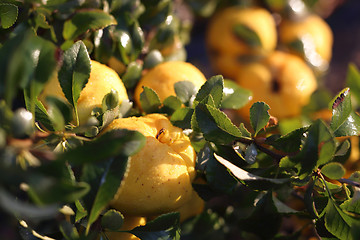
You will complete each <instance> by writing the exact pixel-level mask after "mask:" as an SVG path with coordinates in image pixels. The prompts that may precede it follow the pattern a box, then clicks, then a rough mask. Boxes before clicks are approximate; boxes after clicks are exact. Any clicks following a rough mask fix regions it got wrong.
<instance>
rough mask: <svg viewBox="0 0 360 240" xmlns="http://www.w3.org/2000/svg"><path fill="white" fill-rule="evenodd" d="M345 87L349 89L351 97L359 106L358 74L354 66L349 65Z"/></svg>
mask: <svg viewBox="0 0 360 240" xmlns="http://www.w3.org/2000/svg"><path fill="white" fill-rule="evenodd" d="M346 86H349V88H350V89H351V93H352V96H354V97H355V99H356V102H357V104H360V72H359V69H358V68H357V67H356V65H355V64H353V63H350V64H349V67H348V71H347V74H346Z"/></svg>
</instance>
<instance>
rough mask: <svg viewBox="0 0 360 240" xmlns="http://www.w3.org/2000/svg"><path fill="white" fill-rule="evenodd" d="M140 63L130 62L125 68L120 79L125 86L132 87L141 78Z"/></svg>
mask: <svg viewBox="0 0 360 240" xmlns="http://www.w3.org/2000/svg"><path fill="white" fill-rule="evenodd" d="M141 73H142V65H141V64H140V63H138V62H131V63H129V65H128V66H127V68H126V71H125V73H124V75H122V77H121V80H122V81H123V82H124V85H125V87H126V88H133V87H135V86H136V84H137V83H138V81H139V80H140V78H141Z"/></svg>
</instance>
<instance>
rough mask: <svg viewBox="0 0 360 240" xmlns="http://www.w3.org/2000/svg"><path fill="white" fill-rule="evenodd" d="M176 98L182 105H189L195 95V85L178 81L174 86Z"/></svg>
mask: <svg viewBox="0 0 360 240" xmlns="http://www.w3.org/2000/svg"><path fill="white" fill-rule="evenodd" d="M174 89H175V93H176V96H177V97H178V98H179V99H180V100H181V102H182V103H184V104H189V102H190V101H191V99H192V98H193V96H195V94H196V93H197V89H196V87H195V85H194V84H193V83H192V82H190V81H180V82H176V83H175V84H174Z"/></svg>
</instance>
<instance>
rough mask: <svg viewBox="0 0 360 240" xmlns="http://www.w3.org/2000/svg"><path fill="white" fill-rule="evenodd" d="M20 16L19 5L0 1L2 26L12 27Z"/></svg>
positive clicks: (0, 21)
mask: <svg viewBox="0 0 360 240" xmlns="http://www.w3.org/2000/svg"><path fill="white" fill-rule="evenodd" d="M17 17H18V7H17V6H16V5H14V4H10V3H0V23H1V26H2V28H9V27H11V26H12V25H13V24H14V23H15V21H16V19H17Z"/></svg>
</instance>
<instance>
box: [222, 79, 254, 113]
mask: <svg viewBox="0 0 360 240" xmlns="http://www.w3.org/2000/svg"><path fill="white" fill-rule="evenodd" d="M223 91H224V94H223V99H222V102H221V108H227V109H239V108H242V107H243V106H245V105H246V104H247V103H248V102H249V101H250V100H251V96H252V93H251V91H250V90H248V89H245V88H242V87H240V86H239V85H238V84H237V83H235V82H234V81H231V80H225V81H224V90H223Z"/></svg>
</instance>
